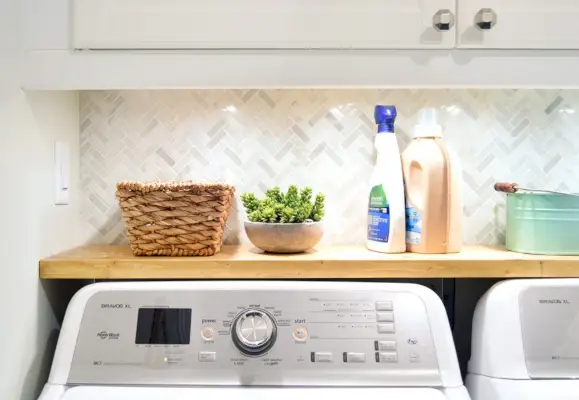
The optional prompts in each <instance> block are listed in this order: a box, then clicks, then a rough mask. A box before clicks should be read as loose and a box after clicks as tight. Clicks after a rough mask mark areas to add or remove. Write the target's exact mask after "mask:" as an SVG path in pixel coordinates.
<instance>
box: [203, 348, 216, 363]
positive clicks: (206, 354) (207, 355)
mask: <svg viewBox="0 0 579 400" xmlns="http://www.w3.org/2000/svg"><path fill="white" fill-rule="evenodd" d="M215 360H217V353H216V352H214V351H200V352H199V362H214V361H215Z"/></svg>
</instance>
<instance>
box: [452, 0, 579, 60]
mask: <svg viewBox="0 0 579 400" xmlns="http://www.w3.org/2000/svg"><path fill="white" fill-rule="evenodd" d="M457 20H458V47H461V48H489V49H579V23H578V22H579V0H458V18H457Z"/></svg>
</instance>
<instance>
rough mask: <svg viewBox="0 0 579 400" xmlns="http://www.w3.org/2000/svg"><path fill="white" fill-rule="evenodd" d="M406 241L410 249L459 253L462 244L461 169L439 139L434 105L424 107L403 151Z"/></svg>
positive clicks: (440, 131) (440, 136) (440, 129)
mask: <svg viewBox="0 0 579 400" xmlns="http://www.w3.org/2000/svg"><path fill="white" fill-rule="evenodd" d="M402 168H403V172H404V182H405V185H406V244H407V249H408V251H410V252H412V253H429V254H442V253H458V252H460V250H461V247H462V188H461V180H462V176H461V175H462V172H461V167H460V162H459V160H458V157H456V156H455V155H454V154H452V153H451V152H450V151H449V150H448V149H447V147H446V145H445V143H444V141H443V140H442V126H441V125H439V124H438V122H437V114H436V110H435V109H429V108H427V109H423V110H421V112H420V117H419V123H418V125H416V126H415V127H414V139H413V140H412V142H411V143H410V145H409V146H408V147H407V148H406V150H405V151H404V153H402Z"/></svg>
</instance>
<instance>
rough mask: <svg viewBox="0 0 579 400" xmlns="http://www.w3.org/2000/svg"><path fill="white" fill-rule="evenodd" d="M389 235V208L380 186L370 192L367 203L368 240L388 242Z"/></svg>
mask: <svg viewBox="0 0 579 400" xmlns="http://www.w3.org/2000/svg"><path fill="white" fill-rule="evenodd" d="M389 235H390V207H389V205H388V198H387V197H386V193H385V192H384V188H383V187H382V185H377V186H374V187H373V188H372V190H371V191H370V201H369V203H368V240H374V241H376V242H388V238H389Z"/></svg>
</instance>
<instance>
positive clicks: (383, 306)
mask: <svg viewBox="0 0 579 400" xmlns="http://www.w3.org/2000/svg"><path fill="white" fill-rule="evenodd" d="M393 310H394V304H392V302H391V301H377V302H376V311H393Z"/></svg>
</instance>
